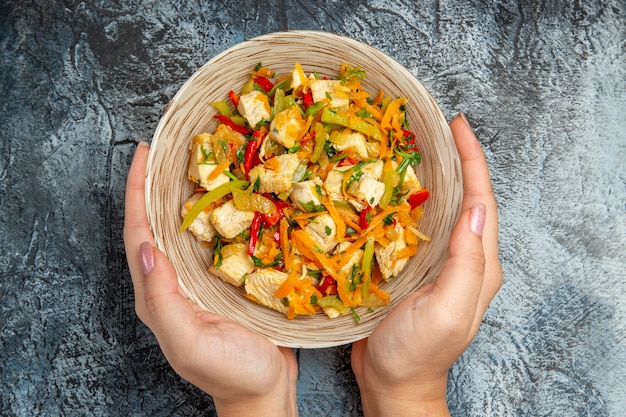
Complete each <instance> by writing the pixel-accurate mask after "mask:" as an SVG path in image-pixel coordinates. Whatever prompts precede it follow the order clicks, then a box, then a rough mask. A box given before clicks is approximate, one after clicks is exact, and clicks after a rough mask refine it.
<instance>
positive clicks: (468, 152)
mask: <svg viewBox="0 0 626 417" xmlns="http://www.w3.org/2000/svg"><path fill="white" fill-rule="evenodd" d="M450 130H451V131H452V136H453V137H454V142H455V144H456V147H457V150H458V152H459V157H460V158H461V170H462V172H463V193H464V196H465V197H466V198H467V197H469V199H468V200H467V201H464V202H463V206H464V207H463V209H464V210H467V209H468V208H470V207H471V206H472V205H473V204H474V203H475V201H476V199H482V198H485V199H493V189H492V187H491V177H490V175H489V168H488V166H487V160H486V159H485V154H484V153H483V150H482V148H481V147H480V143H478V140H477V139H476V136H475V135H474V132H472V129H471V127H470V125H469V123H468V122H467V119H466V118H465V116H464V115H463V114H462V113H459V115H457V116H455V117H454V119H452V121H451V122H450ZM494 201H495V199H494Z"/></svg>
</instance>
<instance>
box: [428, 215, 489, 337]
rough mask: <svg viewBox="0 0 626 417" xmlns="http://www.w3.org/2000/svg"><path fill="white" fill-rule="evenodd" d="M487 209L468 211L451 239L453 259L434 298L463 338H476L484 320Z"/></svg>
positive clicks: (433, 294)
mask: <svg viewBox="0 0 626 417" xmlns="http://www.w3.org/2000/svg"><path fill="white" fill-rule="evenodd" d="M485 219H486V207H485V205H484V204H482V203H476V204H475V205H474V206H472V207H471V208H470V209H469V210H466V211H464V212H463V213H462V214H461V217H460V218H459V221H458V222H457V224H456V226H455V227H454V229H453V231H452V234H451V236H450V243H449V252H450V256H449V258H448V260H447V261H446V264H445V265H444V267H443V269H442V271H441V273H440V274H439V277H438V278H437V280H436V281H435V285H434V287H433V289H432V290H431V295H430V296H431V297H432V298H433V299H436V300H437V301H436V303H435V305H439V306H441V307H442V308H443V310H444V311H443V312H439V314H445V316H446V317H448V318H450V320H451V322H452V323H454V326H459V327H458V330H460V332H461V334H462V335H463V337H466V336H467V335H470V336H473V334H474V333H475V331H476V329H477V324H479V323H480V320H481V319H482V313H483V312H482V309H481V303H480V299H481V292H482V289H483V283H484V277H485V254H484V250H483V242H482V234H483V229H484V225H485Z"/></svg>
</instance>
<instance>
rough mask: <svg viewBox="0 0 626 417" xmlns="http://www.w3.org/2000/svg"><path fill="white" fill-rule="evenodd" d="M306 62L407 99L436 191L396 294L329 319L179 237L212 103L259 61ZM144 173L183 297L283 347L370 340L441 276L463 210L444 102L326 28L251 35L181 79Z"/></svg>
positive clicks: (160, 240) (425, 170) (422, 168)
mask: <svg viewBox="0 0 626 417" xmlns="http://www.w3.org/2000/svg"><path fill="white" fill-rule="evenodd" d="M296 61H297V62H300V63H301V65H302V67H303V68H304V71H305V73H307V74H308V73H309V72H312V71H313V70H315V71H317V73H318V74H320V75H322V76H324V75H326V76H328V77H329V78H332V77H334V78H336V76H337V73H338V70H339V67H340V65H341V63H342V62H347V63H348V64H350V65H353V66H360V67H361V68H363V69H364V70H365V71H366V74H367V78H366V80H365V81H364V82H363V87H364V89H365V90H366V91H369V92H371V93H373V94H374V93H376V92H377V91H378V89H379V88H382V89H383V90H384V92H385V94H387V95H391V96H393V97H396V96H397V97H399V96H404V97H406V98H407V99H408V103H407V106H406V107H407V114H408V120H409V123H410V128H411V130H412V131H413V132H415V133H416V136H417V142H418V146H419V148H420V150H421V152H422V163H421V164H420V165H418V166H417V167H416V173H417V177H418V178H419V179H420V181H421V183H422V184H423V186H425V187H426V188H428V189H429V190H430V192H431V197H430V199H429V200H428V201H427V202H426V203H425V205H424V208H425V215H424V217H423V219H422V221H421V224H420V231H422V232H423V233H425V234H426V235H428V236H430V237H431V238H432V242H430V243H424V244H421V246H420V248H419V250H418V253H417V254H416V255H415V256H413V257H412V258H411V260H410V261H409V263H408V265H407V266H406V267H405V268H404V270H403V271H402V272H401V273H400V275H399V276H397V277H395V278H394V279H393V280H391V281H389V282H388V283H386V284H383V285H382V288H384V289H385V290H387V291H389V293H390V294H391V302H390V303H389V305H388V306H386V307H382V308H377V309H376V310H375V311H373V312H368V311H367V310H366V309H364V308H362V309H361V308H360V309H358V310H357V311H358V313H359V315H360V317H361V321H360V323H359V324H358V325H357V324H355V322H354V320H353V317H352V315H350V314H348V315H346V316H341V317H338V318H335V319H329V318H328V317H327V316H326V315H324V314H321V313H320V314H318V315H316V316H310V317H302V316H299V317H298V318H296V319H294V320H288V319H287V318H286V317H285V315H283V314H281V313H278V312H276V311H273V310H270V309H268V308H266V307H263V306H260V305H257V304H255V303H254V302H252V301H249V300H248V299H246V298H245V297H244V296H243V289H241V288H236V287H233V286H231V285H229V284H226V283H224V282H223V281H221V280H220V279H219V278H217V277H214V276H211V275H210V274H209V272H208V270H207V268H208V266H209V265H210V262H211V258H212V256H211V253H210V251H209V249H207V248H206V247H203V246H202V245H201V244H200V243H199V242H198V241H196V240H195V239H194V238H193V236H192V235H191V234H190V233H180V232H179V227H180V224H181V217H180V208H181V205H182V204H183V202H184V201H186V199H187V198H188V197H189V196H190V195H191V192H192V188H193V185H192V183H191V182H190V181H189V180H188V179H187V166H188V158H189V150H188V148H189V143H190V141H191V139H192V138H193V136H194V135H195V134H197V133H201V132H205V131H209V132H210V131H213V130H214V129H215V128H216V127H217V123H218V122H217V121H216V120H215V119H213V118H212V116H213V115H214V114H216V110H215V109H214V108H213V107H212V106H211V105H210V104H209V103H210V102H212V101H217V100H225V99H226V97H227V94H228V91H229V90H231V89H233V90H236V91H238V90H239V89H240V88H241V87H242V86H243V84H244V83H245V82H246V81H247V79H248V77H249V72H250V70H251V69H252V68H253V67H254V66H255V65H256V64H257V63H259V62H262V63H263V65H264V66H267V67H269V68H271V69H272V70H274V71H276V72H277V73H278V74H285V73H287V72H289V71H290V70H291V69H292V68H293V65H294V63H295V62H296ZM146 175H147V177H146V205H147V212H148V218H149V220H150V224H151V226H152V229H153V232H154V235H155V238H156V242H157V245H158V247H159V248H160V249H161V250H163V251H164V252H165V253H166V255H167V256H168V258H169V259H170V260H171V262H172V263H173V264H174V267H175V269H176V271H177V273H178V280H179V284H180V286H181V288H182V289H183V291H184V293H185V294H187V295H188V297H189V298H190V299H192V300H193V301H195V302H196V303H197V304H198V305H199V306H200V307H201V308H203V309H205V310H208V311H212V312H214V313H217V314H220V315H223V316H226V317H230V318H232V319H234V320H237V321H238V322H240V323H241V324H242V325H244V326H247V327H249V328H251V329H253V330H255V331H257V332H259V333H261V334H264V335H266V336H267V337H268V338H270V339H271V340H272V341H273V342H274V343H276V344H277V345H280V346H289V347H299V348H321V347H330V346H336V345H341V344H346V343H350V342H354V341H357V340H359V339H363V338H365V337H367V336H368V335H369V334H370V333H371V332H372V331H373V330H374V328H375V327H376V325H377V324H378V323H379V322H380V321H381V320H382V319H383V318H384V317H385V315H386V314H387V313H388V312H389V311H390V310H391V309H392V308H393V307H394V306H395V305H396V304H397V303H399V302H400V301H401V300H402V299H403V298H404V297H405V296H406V295H407V294H410V293H411V292H413V291H415V290H416V289H418V288H420V287H421V286H423V285H425V284H426V283H428V282H430V281H432V280H433V279H435V277H436V276H437V274H438V273H439V271H440V269H441V267H442V266H443V263H444V262H445V260H446V258H447V248H448V240H449V236H450V232H451V229H452V227H453V225H454V223H455V222H456V220H457V218H458V216H459V213H460V207H461V199H462V179H461V169H460V161H459V157H458V154H457V151H456V148H455V145H454V141H453V138H452V134H451V132H450V129H449V127H448V124H447V122H446V120H445V118H444V116H443V114H442V112H441V111H440V109H439V107H438V106H437V104H436V103H435V101H434V100H433V98H432V97H431V96H430V94H429V93H428V92H427V91H426V89H425V88H424V86H423V85H422V84H421V83H420V82H419V81H418V80H417V79H416V78H415V77H414V76H413V75H412V74H411V73H410V72H409V71H408V70H407V69H405V68H404V67H403V66H401V65H400V64H398V63H397V62H396V61H394V60H393V59H392V58H390V57H389V56H387V55H385V54H384V53H382V52H380V51H378V50H376V49H374V48H372V47H371V46H368V45H366V44H364V43H361V42H358V41H356V40H353V39H350V38H346V37H343V36H339V35H334V34H330V33H325V32H315V31H289V32H278V33H271V34H268V35H264V36H260V37H258V38H254V39H250V40H247V41H244V42H242V43H240V44H238V45H236V46H234V47H232V48H230V49H228V50H226V51H224V52H223V53H221V54H219V55H217V56H216V57H214V58H213V59H211V60H210V61H209V62H208V63H206V64H205V65H204V66H202V67H201V68H200V69H199V70H198V71H197V72H196V73H195V74H193V76H192V77H191V78H190V79H189V80H188V81H187V82H186V83H185V84H184V85H183V87H182V88H181V89H180V91H179V92H178V93H177V94H176V96H175V97H174V98H173V100H172V101H171V103H170V104H169V105H168V106H167V108H166V109H165V112H164V113H163V116H162V117H161V120H160V122H159V124H158V127H157V129H156V132H155V134H154V138H153V139H152V145H151V151H150V157H149V161H148V170H147V174H146Z"/></svg>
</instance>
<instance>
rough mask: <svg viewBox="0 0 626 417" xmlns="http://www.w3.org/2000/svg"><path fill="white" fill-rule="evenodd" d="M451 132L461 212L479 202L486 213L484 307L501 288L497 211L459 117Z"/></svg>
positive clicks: (478, 152)
mask: <svg viewBox="0 0 626 417" xmlns="http://www.w3.org/2000/svg"><path fill="white" fill-rule="evenodd" d="M450 129H451V130H452V135H453V136H454V141H455V143H456V146H457V149H458V152H459V156H460V158H461V169H462V172H463V193H464V195H463V210H467V209H469V208H470V207H472V206H473V205H474V204H476V203H477V202H480V203H483V204H484V205H485V207H486V208H487V213H488V215H487V219H486V222H485V227H484V232H483V234H484V238H483V247H484V251H485V260H486V264H485V269H486V280H485V283H484V285H483V294H482V295H483V296H482V304H483V305H484V304H485V303H486V304H488V303H489V302H490V301H491V299H492V298H493V297H494V295H495V294H496V293H497V292H498V290H499V289H500V287H501V285H502V268H501V266H500V259H499V255H498V253H499V250H498V208H497V205H496V199H495V195H494V192H493V187H492V185H491V177H490V175H489V168H488V166H487V160H486V159H485V154H484V153H483V150H482V148H481V146H480V143H479V142H478V140H477V139H476V136H475V135H474V133H473V132H472V128H471V126H470V125H469V123H468V121H467V119H466V118H465V116H464V115H463V114H462V113H459V115H457V116H456V117H455V118H454V119H452V121H451V122H450ZM485 308H486V306H485Z"/></svg>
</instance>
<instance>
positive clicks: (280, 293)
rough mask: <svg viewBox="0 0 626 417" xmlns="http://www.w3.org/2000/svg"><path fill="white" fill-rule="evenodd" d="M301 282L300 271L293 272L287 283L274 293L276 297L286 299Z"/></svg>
mask: <svg viewBox="0 0 626 417" xmlns="http://www.w3.org/2000/svg"><path fill="white" fill-rule="evenodd" d="M299 280H300V271H291V273H290V274H289V275H288V276H287V279H286V280H285V282H283V283H282V285H281V286H280V287H279V288H278V289H277V290H276V292H275V293H274V296H275V297H278V298H284V297H287V296H288V295H289V293H290V292H291V291H292V290H293V289H294V288H295V286H296V285H297V284H298V281H299Z"/></svg>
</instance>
